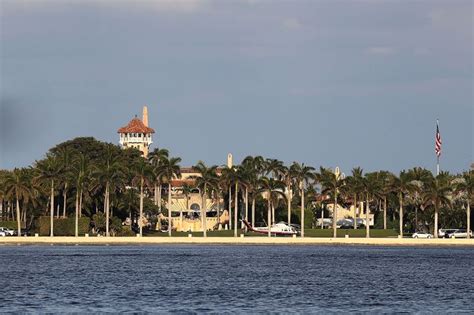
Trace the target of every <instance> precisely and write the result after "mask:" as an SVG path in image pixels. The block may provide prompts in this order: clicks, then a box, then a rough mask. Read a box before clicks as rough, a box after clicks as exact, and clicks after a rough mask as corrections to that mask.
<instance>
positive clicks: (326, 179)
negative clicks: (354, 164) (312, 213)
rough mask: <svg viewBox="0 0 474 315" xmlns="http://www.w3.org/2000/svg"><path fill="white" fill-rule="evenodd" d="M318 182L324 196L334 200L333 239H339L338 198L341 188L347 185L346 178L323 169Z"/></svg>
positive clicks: (317, 176)
mask: <svg viewBox="0 0 474 315" xmlns="http://www.w3.org/2000/svg"><path fill="white" fill-rule="evenodd" d="M316 178H317V180H318V181H319V182H320V183H321V186H322V191H321V194H322V195H329V196H332V197H333V198H334V209H333V213H332V228H333V237H334V238H336V237H337V197H338V194H339V192H340V190H341V188H342V187H343V186H344V184H345V179H344V176H340V174H336V173H335V172H333V171H332V170H330V169H326V168H323V167H321V168H320V172H319V174H317V175H316Z"/></svg>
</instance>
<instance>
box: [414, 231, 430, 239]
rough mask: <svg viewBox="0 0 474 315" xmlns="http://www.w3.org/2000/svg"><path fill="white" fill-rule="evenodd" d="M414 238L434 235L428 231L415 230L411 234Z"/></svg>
mask: <svg viewBox="0 0 474 315" xmlns="http://www.w3.org/2000/svg"><path fill="white" fill-rule="evenodd" d="M411 237H413V238H433V235H432V234H430V233H427V232H415V233H413V235H412V236H411Z"/></svg>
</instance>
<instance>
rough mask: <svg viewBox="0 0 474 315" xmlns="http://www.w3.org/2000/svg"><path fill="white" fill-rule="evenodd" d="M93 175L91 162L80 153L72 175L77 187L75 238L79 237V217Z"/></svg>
mask: <svg viewBox="0 0 474 315" xmlns="http://www.w3.org/2000/svg"><path fill="white" fill-rule="evenodd" d="M90 174H91V167H90V162H89V160H88V159H87V157H86V156H85V155H84V154H82V153H80V154H79V155H78V156H77V158H76V159H75V160H74V162H73V164H72V175H73V176H74V178H75V185H76V211H75V236H76V237H78V236H79V216H80V213H81V212H82V211H81V210H82V195H83V192H84V190H85V189H86V185H87V182H88V180H89V177H90Z"/></svg>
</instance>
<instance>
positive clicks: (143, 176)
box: [132, 159, 154, 236]
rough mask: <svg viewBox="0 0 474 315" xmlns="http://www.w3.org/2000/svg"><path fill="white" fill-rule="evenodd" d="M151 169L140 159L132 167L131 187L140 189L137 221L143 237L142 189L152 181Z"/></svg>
mask: <svg viewBox="0 0 474 315" xmlns="http://www.w3.org/2000/svg"><path fill="white" fill-rule="evenodd" d="M153 177H154V174H153V169H152V167H151V165H150V164H149V163H148V162H147V161H146V160H145V159H140V160H138V161H137V162H136V163H135V164H134V165H133V178H132V185H134V186H139V187H140V219H139V222H140V223H139V225H138V226H139V229H140V236H143V222H144V217H143V198H144V192H143V190H144V188H145V187H149V186H151V182H152V181H153Z"/></svg>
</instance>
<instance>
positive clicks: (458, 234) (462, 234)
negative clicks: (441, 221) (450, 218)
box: [447, 229, 472, 238]
mask: <svg viewBox="0 0 474 315" xmlns="http://www.w3.org/2000/svg"><path fill="white" fill-rule="evenodd" d="M469 236H470V237H472V231H471V230H469ZM447 237H449V238H451V237H454V238H467V230H466V229H457V230H454V231H453V232H451V233H448V236H447Z"/></svg>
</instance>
